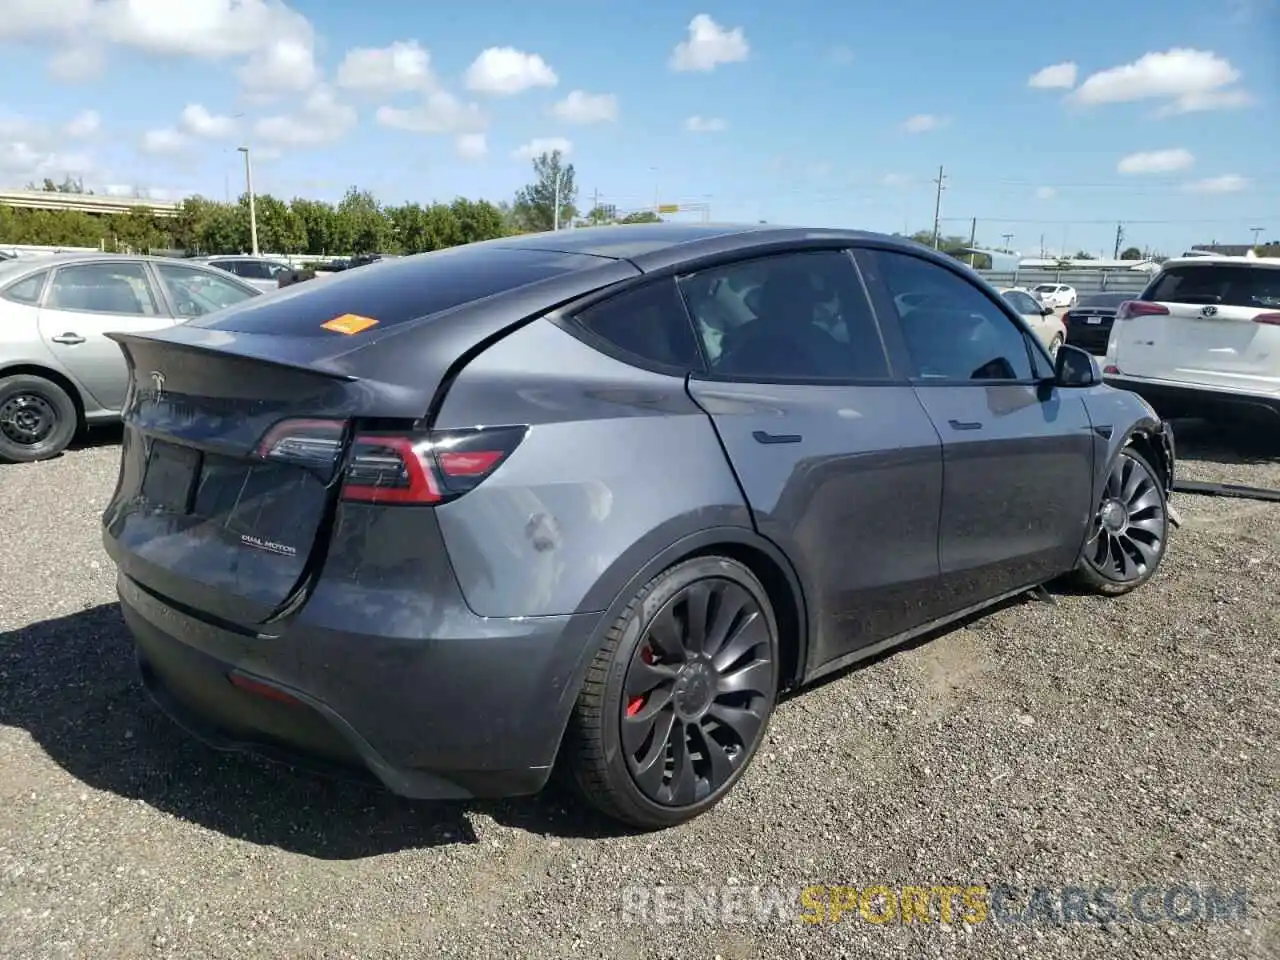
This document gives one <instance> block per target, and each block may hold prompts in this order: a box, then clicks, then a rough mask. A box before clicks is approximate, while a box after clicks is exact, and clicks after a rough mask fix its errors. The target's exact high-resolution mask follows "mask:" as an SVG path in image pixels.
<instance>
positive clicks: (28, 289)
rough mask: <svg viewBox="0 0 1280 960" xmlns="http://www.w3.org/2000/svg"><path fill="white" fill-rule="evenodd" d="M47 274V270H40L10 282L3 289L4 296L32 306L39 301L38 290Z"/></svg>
mask: <svg viewBox="0 0 1280 960" xmlns="http://www.w3.org/2000/svg"><path fill="white" fill-rule="evenodd" d="M48 276H49V271H48V270H41V271H40V272H39V273H33V274H32V275H31V276H29V277H26V278H25V279H23V280H19V281H18V282H17V283H12V284H10V285H9V286H7V287H6V288H5V290H4V298H5V299H6V300H12V301H14V302H15V303H26V304H30V305H32V306H34V305H35V304H37V303H39V302H40V291H41V290H43V289H44V281H45V279H46V278H47V277H48Z"/></svg>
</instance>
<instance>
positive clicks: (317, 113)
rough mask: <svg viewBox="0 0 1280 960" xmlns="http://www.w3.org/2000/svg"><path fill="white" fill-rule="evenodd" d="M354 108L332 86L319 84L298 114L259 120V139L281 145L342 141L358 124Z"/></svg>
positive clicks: (256, 128) (257, 126)
mask: <svg viewBox="0 0 1280 960" xmlns="http://www.w3.org/2000/svg"><path fill="white" fill-rule="evenodd" d="M356 120H357V115H356V110H355V108H354V107H352V106H349V105H347V104H344V103H341V102H339V101H338V99H337V98H336V97H335V96H334V95H333V91H332V90H330V89H329V88H328V87H325V86H319V87H316V89H315V90H313V91H312V92H311V93H310V94H309V95H308V96H307V98H306V100H305V101H304V102H303V104H302V108H301V110H299V111H298V112H297V113H294V114H280V115H277V116H273V117H264V118H263V119H261V120H259V121H258V123H257V125H256V126H255V127H254V130H255V132H256V134H257V136H258V138H259V139H261V140H264V141H266V142H267V143H269V144H275V145H277V146H315V145H319V144H325V143H332V142H333V141H335V140H340V139H342V137H344V136H346V134H347V133H348V132H349V131H350V130H351V128H352V127H354V126H355V124H356Z"/></svg>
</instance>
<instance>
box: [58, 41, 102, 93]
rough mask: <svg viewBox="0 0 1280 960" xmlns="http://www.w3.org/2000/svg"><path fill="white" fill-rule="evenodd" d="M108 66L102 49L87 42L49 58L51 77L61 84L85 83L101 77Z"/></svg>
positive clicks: (67, 48) (65, 49)
mask: <svg viewBox="0 0 1280 960" xmlns="http://www.w3.org/2000/svg"><path fill="white" fill-rule="evenodd" d="M106 65H107V57H106V54H105V53H104V52H103V50H102V47H101V46H100V45H98V44H96V43H92V42H86V43H82V44H77V45H75V46H70V47H66V48H64V49H63V50H60V51H58V52H57V53H55V54H54V55H53V56H52V57H50V58H49V63H48V66H47V70H48V72H49V76H50V77H52V78H53V79H54V80H57V81H59V82H61V83H84V82H85V81H87V80H92V79H94V78H95V77H97V76H99V75H100V74H101V73H102V71H103V69H104V68H105V67H106Z"/></svg>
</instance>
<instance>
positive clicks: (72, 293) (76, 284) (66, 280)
mask: <svg viewBox="0 0 1280 960" xmlns="http://www.w3.org/2000/svg"><path fill="white" fill-rule="evenodd" d="M45 305H46V306H47V307H48V308H49V309H51V310H82V311H86V312H89V313H114V314H117V315H120V316H129V317H151V316H156V315H157V314H159V313H160V312H161V311H160V308H159V306H158V305H157V301H156V296H155V293H154V291H153V290H152V289H151V280H150V279H149V278H148V277H147V272H146V269H145V268H144V267H143V266H142V264H140V263H82V264H73V265H71V266H66V267H59V268H58V269H57V271H56V272H55V273H54V275H53V283H52V284H51V285H50V287H49V297H48V300H47V302H46V304H45Z"/></svg>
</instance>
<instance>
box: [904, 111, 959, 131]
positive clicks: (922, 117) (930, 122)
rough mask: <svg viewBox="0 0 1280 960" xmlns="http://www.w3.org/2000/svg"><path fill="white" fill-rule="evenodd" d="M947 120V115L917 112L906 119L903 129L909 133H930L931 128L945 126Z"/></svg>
mask: <svg viewBox="0 0 1280 960" xmlns="http://www.w3.org/2000/svg"><path fill="white" fill-rule="evenodd" d="M947 122H948V121H947V119H946V117H938V116H934V115H933V114H932V113H917V114H916V115H915V116H914V117H908V118H907V119H906V121H905V122H904V123H903V124H902V129H903V130H905V131H906V132H907V133H928V132H929V131H930V130H937V129H938V128H939V127H945V126H946V125H947Z"/></svg>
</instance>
